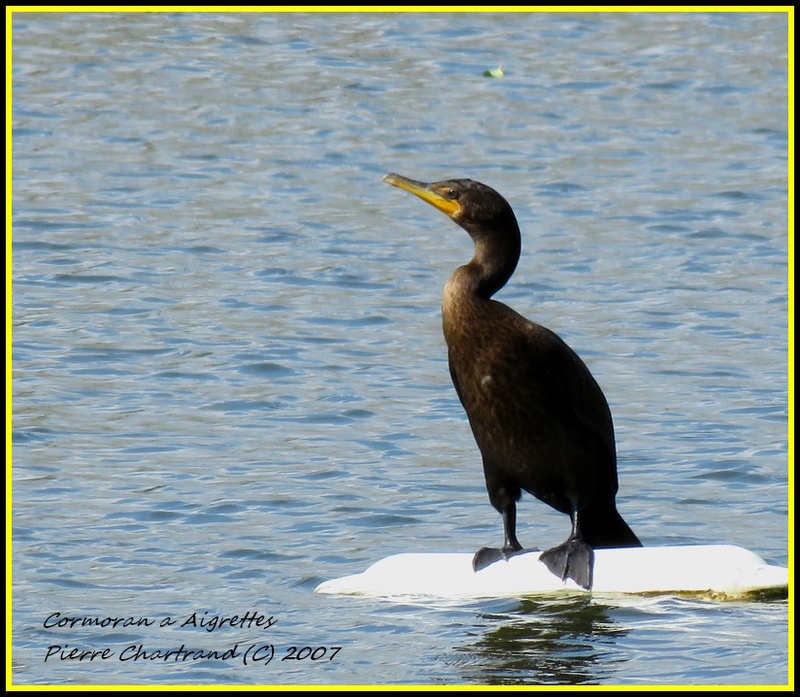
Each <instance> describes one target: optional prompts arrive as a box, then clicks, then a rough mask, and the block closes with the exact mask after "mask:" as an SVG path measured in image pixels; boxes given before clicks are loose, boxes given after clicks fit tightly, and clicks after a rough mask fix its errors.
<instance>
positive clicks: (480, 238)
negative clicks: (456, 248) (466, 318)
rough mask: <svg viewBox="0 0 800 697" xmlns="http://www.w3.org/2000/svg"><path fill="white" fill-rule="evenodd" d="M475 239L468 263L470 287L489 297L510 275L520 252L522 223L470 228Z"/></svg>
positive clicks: (478, 293)
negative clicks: (489, 230) (488, 229)
mask: <svg viewBox="0 0 800 697" xmlns="http://www.w3.org/2000/svg"><path fill="white" fill-rule="evenodd" d="M469 232H470V236H471V237H472V239H473V241H474V243H475V252H474V254H473V255H472V259H471V260H470V262H469V263H468V264H467V265H466V267H463V268H466V269H468V271H467V275H468V277H469V279H470V284H469V285H470V290H471V291H472V292H474V293H476V294H477V296H478V297H480V298H483V299H484V300H488V299H489V298H491V297H492V296H493V295H494V294H495V293H496V292H497V291H498V290H500V289H501V288H502V287H503V286H504V285H505V284H506V283H507V282H508V279H509V278H511V274H513V273H514V270H515V269H516V268H517V262H518V261H519V255H520V248H521V243H520V234H519V227H518V226H517V224H516V221H514V223H513V225H509V227H508V228H507V229H505V230H503V231H502V232H498V231H495V232H492V233H489V234H486V233H483V232H482V231H475V232H472V231H469Z"/></svg>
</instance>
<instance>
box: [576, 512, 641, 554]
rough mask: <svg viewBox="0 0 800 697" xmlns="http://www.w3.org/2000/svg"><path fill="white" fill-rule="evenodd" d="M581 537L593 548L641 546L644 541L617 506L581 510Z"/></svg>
mask: <svg viewBox="0 0 800 697" xmlns="http://www.w3.org/2000/svg"><path fill="white" fill-rule="evenodd" d="M580 520H581V537H583V540H584V541H585V542H586V543H587V544H588V545H590V546H591V547H592V548H593V549H604V548H609V547H641V546H642V543H641V542H639V538H638V537H636V535H635V534H634V532H633V530H631V529H630V527H629V526H628V524H627V523H626V522H625V521H624V520H623V518H622V516H621V515H620V514H619V512H618V511H617V509H616V507H612V508H611V509H605V510H596V509H592V508H587V509H585V510H583V511H581V518H580Z"/></svg>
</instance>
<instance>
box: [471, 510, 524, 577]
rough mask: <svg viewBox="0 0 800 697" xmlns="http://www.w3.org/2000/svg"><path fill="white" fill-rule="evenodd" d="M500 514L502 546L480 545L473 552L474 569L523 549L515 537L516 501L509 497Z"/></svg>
mask: <svg viewBox="0 0 800 697" xmlns="http://www.w3.org/2000/svg"><path fill="white" fill-rule="evenodd" d="M500 514H501V515H502V516H503V533H504V534H505V543H504V544H503V548H502V549H497V548H496V547H482V548H481V549H479V550H478V551H477V552H475V556H474V557H473V558H472V568H473V569H474V570H475V571H480V570H481V569H485V568H486V567H487V566H489V564H494V562H496V561H500V560H501V559H506V560H508V559H509V558H510V557H512V556H514V555H515V554H519V553H520V552H522V551H525V550H523V548H522V545H521V544H520V543H519V540H518V539H517V504H516V502H515V501H514V500H513V499H509V500H508V501H507V502H506V503H505V505H504V506H503V508H502V510H501V511H500ZM529 551H530V550H529Z"/></svg>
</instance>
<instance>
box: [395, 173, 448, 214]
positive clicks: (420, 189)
mask: <svg viewBox="0 0 800 697" xmlns="http://www.w3.org/2000/svg"><path fill="white" fill-rule="evenodd" d="M383 181H385V182H386V183H387V184H391V185H392V186H396V187H397V188H398V189H403V190H404V191H408V192H410V193H412V194H414V196H418V197H419V198H421V199H422V200H423V201H425V202H426V203H430V204H431V205H432V206H433V207H434V208H438V209H439V210H440V211H442V213H444V214H445V215H447V216H448V217H450V218H452V217H453V216H454V215H455V214H456V213H458V212H459V211H460V210H461V206H460V205H459V204H458V201H456V200H454V199H450V198H447V197H446V196H445V195H444V194H441V193H439V191H437V187H438V186H440V185H439V184H426V183H425V182H418V181H414V180H413V179H408V178H407V177H401V176H400V175H399V174H387V175H386V176H385V177H384V178H383Z"/></svg>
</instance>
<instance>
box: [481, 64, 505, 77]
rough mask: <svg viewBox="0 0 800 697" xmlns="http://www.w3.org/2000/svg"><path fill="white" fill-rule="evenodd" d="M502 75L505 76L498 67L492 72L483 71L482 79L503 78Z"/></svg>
mask: <svg viewBox="0 0 800 697" xmlns="http://www.w3.org/2000/svg"><path fill="white" fill-rule="evenodd" d="M503 75H505V73H504V72H503V68H502V67H501V66H499V65H498V66H497V67H496V68H495V69H494V70H484V71H483V76H484V77H503Z"/></svg>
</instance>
